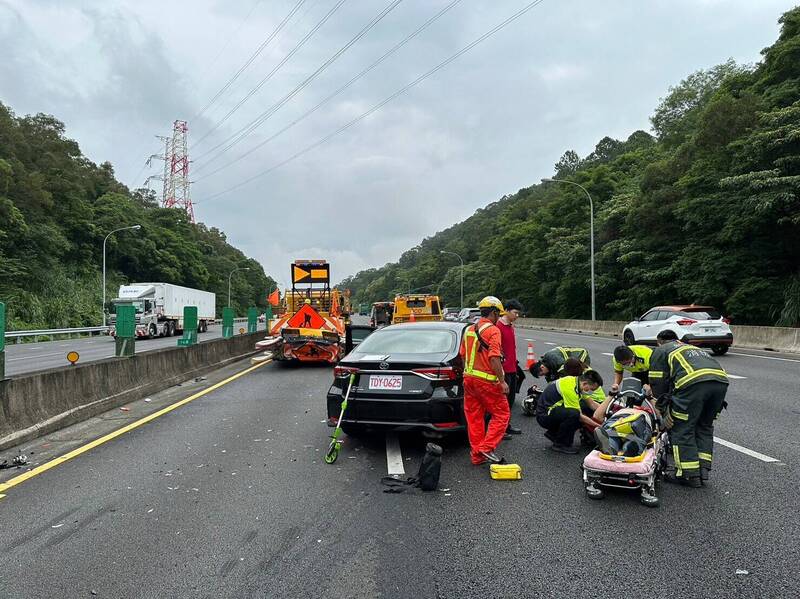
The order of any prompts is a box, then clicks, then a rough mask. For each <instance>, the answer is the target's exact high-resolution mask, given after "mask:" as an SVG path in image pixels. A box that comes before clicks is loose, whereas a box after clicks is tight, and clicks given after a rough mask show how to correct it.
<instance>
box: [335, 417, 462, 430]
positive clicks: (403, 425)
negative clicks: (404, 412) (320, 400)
mask: <svg viewBox="0 0 800 599" xmlns="http://www.w3.org/2000/svg"><path fill="white" fill-rule="evenodd" d="M342 424H344V425H348V424H349V425H351V426H363V427H364V428H372V429H377V430H387V431H389V430H391V431H405V430H429V431H437V432H440V433H451V432H453V433H455V432H460V431H465V430H467V427H466V425H464V424H457V425H454V426H450V425H447V426H438V425H436V424H434V423H432V422H388V421H383V420H350V419H348V418H344V419H343V420H342ZM328 426H329V427H331V428H333V427H334V426H336V417H333V418H332V419H331V418H328Z"/></svg>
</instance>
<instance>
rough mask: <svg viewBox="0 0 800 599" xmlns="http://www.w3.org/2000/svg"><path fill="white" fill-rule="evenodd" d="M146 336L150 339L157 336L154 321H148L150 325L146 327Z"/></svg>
mask: <svg viewBox="0 0 800 599" xmlns="http://www.w3.org/2000/svg"><path fill="white" fill-rule="evenodd" d="M147 336H148V337H149V338H150V339H155V338H156V337H158V327H156V324H155V323H154V322H151V323H150V326H149V327H148V329H147Z"/></svg>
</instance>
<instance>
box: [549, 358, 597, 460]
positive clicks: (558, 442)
mask: <svg viewBox="0 0 800 599" xmlns="http://www.w3.org/2000/svg"><path fill="white" fill-rule="evenodd" d="M602 386H603V378H602V377H601V376H600V373H599V372H597V371H596V370H587V371H585V372H584V373H582V374H581V375H580V376H565V377H562V378H560V379H558V380H557V381H554V382H552V383H550V384H549V385H548V386H547V388H546V389H545V390H544V392H543V393H542V394H541V395H540V396H539V400H538V401H537V403H536V421H537V422H538V423H539V426H541V427H542V428H544V429H546V430H545V433H544V436H545V437H547V438H548V439H550V440H551V441H552V442H553V445H552V447H551V449H552V450H553V451H558V452H559V453H578V449H577V448H576V447H574V446H573V441H574V439H575V431H577V430H578V428H579V427H580V425H581V421H582V420H586V421H587V422H591V423H592V424H593V425H594V426H597V423H596V422H593V421H592V420H591V418H589V417H588V416H586V415H584V414H583V413H581V407H582V406H585V407H586V408H587V411H589V413H592V412H594V411H595V410H596V409H597V408H598V407H599V405H600V404H598V403H597V402H596V401H594V400H593V399H592V398H591V396H592V394H593V393H594V392H595V391H597V389H599V388H600V387H602Z"/></svg>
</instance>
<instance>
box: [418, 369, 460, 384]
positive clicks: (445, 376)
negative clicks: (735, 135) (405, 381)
mask: <svg viewBox="0 0 800 599" xmlns="http://www.w3.org/2000/svg"><path fill="white" fill-rule="evenodd" d="M412 372H413V373H415V374H419V375H421V376H424V377H425V378H426V379H430V380H432V381H454V380H455V379H456V378H457V375H456V371H455V370H454V369H453V367H452V366H442V367H441V368H415V369H414V370H412Z"/></svg>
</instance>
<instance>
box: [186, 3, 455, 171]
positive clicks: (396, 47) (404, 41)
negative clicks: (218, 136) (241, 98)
mask: <svg viewBox="0 0 800 599" xmlns="http://www.w3.org/2000/svg"><path fill="white" fill-rule="evenodd" d="M461 1H462V0H453V1H452V2H450V4H448V5H447V6H445V7H444V8H442V9H441V10H440V11H439V12H437V13H436V14H435V15H433V16H432V17H431V18H429V19H428V20H427V21H425V22H424V23H423V24H422V25H420V26H419V27H418V28H417V29H416V30H414V31H413V32H412V33H410V34H408V35H407V36H406V37H405V38H403V39H402V40H401V41H399V42H398V43H396V44H395V45H394V46H392V47H391V48H390V49H389V50H387V51H386V52H384V54H383V55H382V56H381V57H380V58H378V59H377V60H376V61H375V62H373V63H372V64H371V65H369V66H368V67H366V68H365V69H364V70H362V71H361V72H360V73H359V74H358V75H356V76H355V77H353V78H352V79H350V80H349V81H348V82H347V83H345V84H344V85H342V86H341V87H340V88H339V89H337V90H336V91H334V92H333V93H332V94H330V95H328V96H327V97H326V98H325V99H323V100H322V101H320V102H319V103H318V104H317V105H316V106H314V107H313V108H311V109H310V110H307V111H306V112H304V113H303V114H302V115H300V116H299V117H297V118H296V119H295V120H293V121H292V122H291V123H289V124H288V125H286V126H285V127H283V128H282V129H280V130H279V131H277V132H276V133H274V134H272V135H271V136H270V137H268V138H267V139H265V140H264V141H262V142H261V143H260V144H258V145H257V146H255V147H253V148H251V149H250V150H248V151H247V152H245V153H244V154H242V155H240V156H239V157H238V158H235V159H233V160H231V161H230V162H228V163H227V164H224V165H222V166H220V167H219V168H217V169H215V170H213V171H211V172H210V173H207V174H205V175H203V176H202V177H198V178H197V179H195V181H202V180H203V179H206V178H208V177H210V176H212V175H215V174H216V173H218V172H220V171H222V170H224V169H226V168H228V167H229V166H231V165H233V164H235V163H237V162H239V161H240V160H242V159H244V158H246V157H247V156H249V155H250V154H252V153H253V152H255V151H256V150H258V149H260V148H262V147H264V146H265V145H266V144H268V143H269V142H271V141H272V140H273V139H275V138H276V137H278V136H280V135H282V134H283V133H285V132H286V131H288V130H289V129H291V128H292V127H294V126H295V125H296V124H297V123H299V122H300V121H302V120H304V119H306V118H308V117H309V116H311V115H312V114H313V113H315V112H316V111H317V110H319V109H320V108H322V106H324V105H325V104H327V103H328V102H330V101H331V100H332V99H333V98H335V97H336V96H338V95H339V94H341V93H342V92H344V91H345V90H346V89H348V88H349V87H350V86H351V85H353V84H354V83H355V82H356V81H358V80H359V79H361V78H362V77H364V76H365V75H366V74H368V73H369V72H370V71H372V70H373V69H375V67H377V66H378V65H380V64H381V63H382V62H383V61H384V60H386V59H387V58H389V57H390V56H391V55H392V54H394V53H395V52H397V51H398V50H399V49H400V48H402V47H403V46H405V45H406V44H407V43H408V42H410V41H411V40H412V39H414V38H415V37H417V36H418V35H419V34H420V33H422V32H423V31H424V30H425V29H427V28H428V27H429V26H430V25H432V24H433V23H434V22H435V21H436V20H438V19H439V17H441V16H442V15H444V14H445V13H446V12H447V11H449V10H450V9H451V8H453V7H454V6H455V5H456V4H459V3H460V2H461ZM226 150H227V148H226ZM226 150H223V152H224V151H226ZM223 152H220V154H218V155H217V156H216V157H215V159H216V158H218V157H219V156H221V155H222V153H223ZM212 161H213V160H209V162H212ZM205 164H207V163H205ZM205 164H203V165H200V166H199V167H198V168H200V169H202V168H203V166H205Z"/></svg>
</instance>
